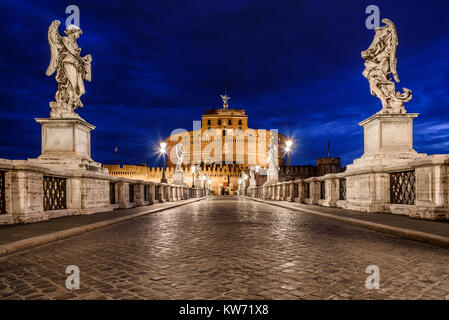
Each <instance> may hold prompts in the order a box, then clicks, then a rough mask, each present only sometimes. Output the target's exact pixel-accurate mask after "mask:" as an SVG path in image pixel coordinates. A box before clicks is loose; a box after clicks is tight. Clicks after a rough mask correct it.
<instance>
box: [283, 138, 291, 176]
mask: <svg viewBox="0 0 449 320" xmlns="http://www.w3.org/2000/svg"><path fill="white" fill-rule="evenodd" d="M292 146H293V141H291V140H288V141H287V143H286V148H285V151H286V152H287V159H288V160H287V172H288V173H290V151H291V150H292Z"/></svg>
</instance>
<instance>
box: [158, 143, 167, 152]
mask: <svg viewBox="0 0 449 320" xmlns="http://www.w3.org/2000/svg"><path fill="white" fill-rule="evenodd" d="M160 147H161V148H160V149H159V151H160V152H161V153H165V151H166V149H165V148H167V144H166V143H165V142H161V144H160Z"/></svg>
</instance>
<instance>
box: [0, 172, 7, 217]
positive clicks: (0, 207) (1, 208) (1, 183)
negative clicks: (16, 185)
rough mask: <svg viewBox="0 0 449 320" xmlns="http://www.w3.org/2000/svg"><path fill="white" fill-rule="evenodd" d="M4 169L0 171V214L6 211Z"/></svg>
mask: <svg viewBox="0 0 449 320" xmlns="http://www.w3.org/2000/svg"><path fill="white" fill-rule="evenodd" d="M5 185H6V182H5V171H0V214H5V213H6V195H5Z"/></svg>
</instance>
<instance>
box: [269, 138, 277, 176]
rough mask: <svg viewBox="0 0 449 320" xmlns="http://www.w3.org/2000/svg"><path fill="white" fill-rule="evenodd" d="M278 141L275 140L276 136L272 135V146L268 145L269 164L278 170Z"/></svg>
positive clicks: (272, 168) (271, 167)
mask: <svg viewBox="0 0 449 320" xmlns="http://www.w3.org/2000/svg"><path fill="white" fill-rule="evenodd" d="M276 147H277V143H275V141H274V136H271V142H270V146H269V147H268V164H269V165H270V167H269V169H271V170H277V165H276V154H277V150H276V149H277V148H276Z"/></svg>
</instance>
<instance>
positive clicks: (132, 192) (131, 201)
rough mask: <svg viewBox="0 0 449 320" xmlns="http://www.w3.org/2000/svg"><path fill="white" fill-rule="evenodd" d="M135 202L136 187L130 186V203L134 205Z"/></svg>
mask: <svg viewBox="0 0 449 320" xmlns="http://www.w3.org/2000/svg"><path fill="white" fill-rule="evenodd" d="M133 202H134V185H133V184H130V185H129V203H133Z"/></svg>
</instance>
